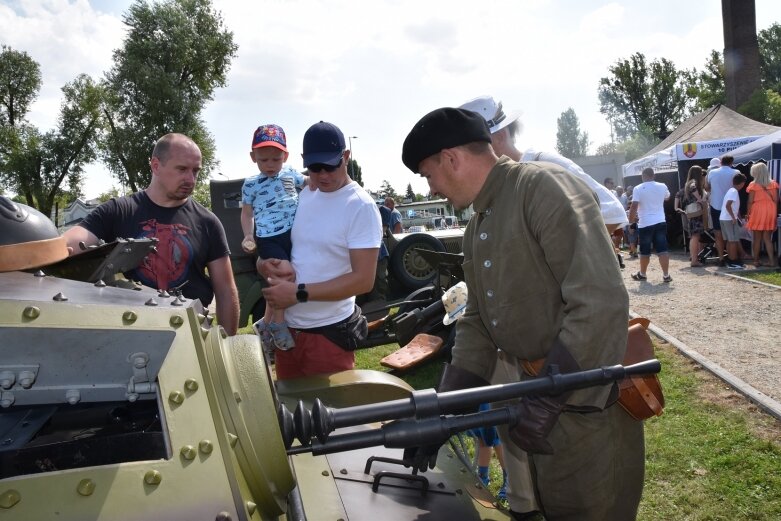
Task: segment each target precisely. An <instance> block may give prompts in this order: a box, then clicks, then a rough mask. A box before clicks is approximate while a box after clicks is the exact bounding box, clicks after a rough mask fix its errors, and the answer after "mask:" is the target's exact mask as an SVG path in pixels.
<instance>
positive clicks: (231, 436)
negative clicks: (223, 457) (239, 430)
mask: <svg viewBox="0 0 781 521" xmlns="http://www.w3.org/2000/svg"><path fill="white" fill-rule="evenodd" d="M238 441H239V437H238V436H236V435H235V434H231V433H230V432H229V433H228V443H230V445H231V447H235V446H236V443H238Z"/></svg>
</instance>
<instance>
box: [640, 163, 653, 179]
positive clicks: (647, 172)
mask: <svg viewBox="0 0 781 521" xmlns="http://www.w3.org/2000/svg"><path fill="white" fill-rule="evenodd" d="M641 175H642V176H643V177H653V176H654V169H653V168H651V167H650V166H647V167H645V168H643V173H642V174H641Z"/></svg>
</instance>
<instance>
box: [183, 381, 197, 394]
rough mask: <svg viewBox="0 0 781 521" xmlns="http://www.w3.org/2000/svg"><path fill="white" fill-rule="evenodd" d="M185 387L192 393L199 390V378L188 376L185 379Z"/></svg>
mask: <svg viewBox="0 0 781 521" xmlns="http://www.w3.org/2000/svg"><path fill="white" fill-rule="evenodd" d="M184 388H185V389H187V390H188V391H190V392H191V393H194V392H195V391H197V390H198V380H196V379H195V378H188V379H187V380H185V381H184Z"/></svg>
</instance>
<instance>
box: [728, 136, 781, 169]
mask: <svg viewBox="0 0 781 521" xmlns="http://www.w3.org/2000/svg"><path fill="white" fill-rule="evenodd" d="M774 144H775V145H776V146H779V147H781V130H779V131H778V132H773V133H772V134H768V135H767V136H763V137H761V138H759V139H757V140H755V141H752V142H751V143H748V144H747V145H743V146H742V147H739V148H736V149H735V150H733V151H732V157H734V158H735V161H734V164H736V165H739V164H741V163H751V162H752V161H759V160H760V159H761V160H763V161H770V160H771V159H781V157H778V156H777V155H776V156H774V155H773V145H774Z"/></svg>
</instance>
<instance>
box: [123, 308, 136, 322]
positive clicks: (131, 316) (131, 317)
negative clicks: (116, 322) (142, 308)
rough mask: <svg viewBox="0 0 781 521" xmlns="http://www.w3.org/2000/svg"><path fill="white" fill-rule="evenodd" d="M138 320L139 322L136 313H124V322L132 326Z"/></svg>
mask: <svg viewBox="0 0 781 521" xmlns="http://www.w3.org/2000/svg"><path fill="white" fill-rule="evenodd" d="M136 320H138V315H136V313H135V312H134V311H125V312H124V313H122V322H125V323H127V324H132V323H133V322H135V321H136Z"/></svg>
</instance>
